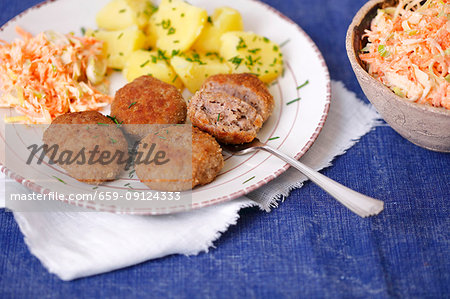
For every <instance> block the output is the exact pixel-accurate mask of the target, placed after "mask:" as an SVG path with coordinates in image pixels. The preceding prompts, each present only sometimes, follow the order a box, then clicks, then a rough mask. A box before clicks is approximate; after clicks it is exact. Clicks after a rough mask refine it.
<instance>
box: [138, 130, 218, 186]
mask: <svg viewBox="0 0 450 299" xmlns="http://www.w3.org/2000/svg"><path fill="white" fill-rule="evenodd" d="M153 145H155V146H153ZM152 150H153V152H154V153H153V154H154V155H155V156H156V155H158V154H157V151H159V152H164V153H165V154H164V156H163V157H162V156H161V155H160V157H161V159H159V161H157V162H156V163H155V161H156V158H155V160H154V162H152V163H143V162H144V161H138V159H136V161H135V170H136V174H137V176H138V177H139V179H140V180H141V182H143V183H144V184H145V185H147V186H148V187H149V188H151V189H154V190H163V191H183V190H189V189H192V188H194V187H195V186H197V185H203V184H207V183H209V182H211V181H213V180H214V178H215V177H216V176H217V174H218V173H219V171H220V170H221V169H222V167H223V164H224V161H223V157H222V150H221V148H220V146H219V144H218V143H217V141H216V140H215V139H214V138H213V137H212V136H210V135H209V134H207V133H204V132H201V131H200V130H199V129H197V128H192V127H191V126H172V127H166V128H164V129H162V130H161V131H160V132H158V133H157V134H154V133H152V134H149V135H148V136H146V137H145V138H144V139H142V140H141V143H140V145H139V149H138V155H141V157H145V156H148V153H149V152H150V151H152ZM158 162H159V163H158ZM163 162H165V163H163Z"/></svg>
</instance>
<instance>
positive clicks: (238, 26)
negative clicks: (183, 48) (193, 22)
mask: <svg viewBox="0 0 450 299" xmlns="http://www.w3.org/2000/svg"><path fill="white" fill-rule="evenodd" d="M242 30H244V24H243V22H242V16H241V14H240V13H239V12H238V11H237V10H235V9H233V8H229V7H219V8H217V9H216V10H215V11H214V14H213V15H212V17H211V18H209V19H208V22H206V24H205V27H204V28H203V30H202V33H201V34H200V36H199V37H198V38H197V40H196V41H195V43H194V45H193V46H192V48H193V49H196V50H198V51H204V52H219V51H220V37H221V36H222V34H224V33H225V32H228V31H242Z"/></svg>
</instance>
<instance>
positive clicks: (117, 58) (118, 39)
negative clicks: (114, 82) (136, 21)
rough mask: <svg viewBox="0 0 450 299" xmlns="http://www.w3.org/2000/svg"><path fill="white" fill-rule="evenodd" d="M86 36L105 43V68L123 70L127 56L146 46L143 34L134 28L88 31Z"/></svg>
mask: <svg viewBox="0 0 450 299" xmlns="http://www.w3.org/2000/svg"><path fill="white" fill-rule="evenodd" d="M86 35H87V36H92V37H95V38H97V39H99V40H101V41H103V42H104V43H105V51H106V58H107V66H108V67H110V68H115V69H123V67H124V66H125V62H126V61H127V59H128V56H130V54H131V53H132V52H133V51H135V50H138V49H141V48H143V47H144V45H145V44H146V36H145V34H144V33H143V32H142V31H140V30H139V29H137V28H136V27H130V28H127V29H124V30H115V31H106V30H95V31H92V30H88V31H87V32H86Z"/></svg>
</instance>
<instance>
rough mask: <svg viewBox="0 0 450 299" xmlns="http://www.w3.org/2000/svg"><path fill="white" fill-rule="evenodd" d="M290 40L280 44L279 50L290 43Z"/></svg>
mask: <svg viewBox="0 0 450 299" xmlns="http://www.w3.org/2000/svg"><path fill="white" fill-rule="evenodd" d="M290 41H291V40H290V39H287V40H285V41H284V42H282V43H281V44H280V48H282V47H283V46H285V45H286V44H287V43H288V42H290Z"/></svg>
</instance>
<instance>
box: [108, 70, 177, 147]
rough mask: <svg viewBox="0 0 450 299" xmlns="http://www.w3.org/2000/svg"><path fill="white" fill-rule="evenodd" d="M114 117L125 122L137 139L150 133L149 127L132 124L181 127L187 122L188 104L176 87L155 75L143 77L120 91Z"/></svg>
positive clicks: (113, 106)
mask: <svg viewBox="0 0 450 299" xmlns="http://www.w3.org/2000/svg"><path fill="white" fill-rule="evenodd" d="M111 115H112V116H115V117H116V119H117V120H118V122H123V124H125V125H124V130H125V131H126V132H127V133H129V134H131V135H132V136H134V137H135V138H136V139H142V138H143V137H144V136H146V135H147V134H148V131H147V128H146V127H145V126H133V125H131V126H128V124H180V123H184V122H185V120H186V102H185V100H184V99H183V96H182V95H181V93H180V92H179V91H178V89H177V88H176V87H175V86H172V85H170V84H167V83H165V82H163V81H161V80H158V79H156V78H154V77H152V76H141V77H139V78H137V79H135V80H134V81H132V82H130V83H128V84H126V85H125V86H123V87H122V88H121V89H119V90H118V91H117V92H116V95H115V97H114V101H113V102H112V104H111Z"/></svg>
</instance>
